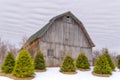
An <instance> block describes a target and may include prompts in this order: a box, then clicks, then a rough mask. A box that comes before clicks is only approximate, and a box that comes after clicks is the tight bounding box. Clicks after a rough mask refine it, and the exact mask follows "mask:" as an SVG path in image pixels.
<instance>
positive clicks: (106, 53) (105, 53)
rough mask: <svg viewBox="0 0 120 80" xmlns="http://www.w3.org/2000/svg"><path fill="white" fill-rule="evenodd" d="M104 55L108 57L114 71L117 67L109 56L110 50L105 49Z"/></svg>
mask: <svg viewBox="0 0 120 80" xmlns="http://www.w3.org/2000/svg"><path fill="white" fill-rule="evenodd" d="M104 55H105V56H106V58H107V60H108V63H109V65H110V67H111V69H112V70H114V69H115V65H114V63H113V61H112V59H111V57H110V55H109V51H108V49H105V52H104Z"/></svg>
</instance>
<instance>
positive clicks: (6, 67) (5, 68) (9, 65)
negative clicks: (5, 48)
mask: <svg viewBox="0 0 120 80" xmlns="http://www.w3.org/2000/svg"><path fill="white" fill-rule="evenodd" d="M14 65H15V58H14V55H13V53H12V52H11V51H10V52H8V54H7V56H6V57H5V60H4V62H3V64H2V66H1V69H2V72H4V73H11V72H12V71H13V68H14Z"/></svg>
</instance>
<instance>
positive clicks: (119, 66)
mask: <svg viewBox="0 0 120 80" xmlns="http://www.w3.org/2000/svg"><path fill="white" fill-rule="evenodd" d="M117 66H118V68H119V69H120V55H119V56H118V57H117Z"/></svg>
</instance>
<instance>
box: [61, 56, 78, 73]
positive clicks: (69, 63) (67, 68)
mask: <svg viewBox="0 0 120 80" xmlns="http://www.w3.org/2000/svg"><path fill="white" fill-rule="evenodd" d="M75 70H76V68H75V64H74V60H73V59H72V58H71V57H70V56H66V57H65V59H64V62H63V64H62V66H61V68H60V72H75Z"/></svg>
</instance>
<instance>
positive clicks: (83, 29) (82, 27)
mask: <svg viewBox="0 0 120 80" xmlns="http://www.w3.org/2000/svg"><path fill="white" fill-rule="evenodd" d="M65 15H69V16H71V17H72V18H73V19H74V20H75V21H76V22H77V23H78V24H79V25H80V27H81V29H82V31H83V33H84V34H85V36H86V37H87V40H88V42H89V44H90V45H91V46H92V47H94V46H95V45H94V43H93V42H92V40H91V38H90V36H89V35H88V33H87V31H86V29H85V28H84V26H83V24H82V23H81V22H80V21H79V19H77V18H76V17H75V16H74V15H73V14H72V13H71V12H70V11H68V12H66V13H63V14H60V15H58V16H55V17H53V18H52V19H51V20H50V21H49V23H48V24H46V25H45V26H44V27H43V28H42V29H40V30H39V31H37V32H36V33H35V34H33V35H32V36H31V37H30V38H29V39H28V41H27V42H28V43H31V42H33V41H34V40H36V39H38V38H41V37H42V36H43V35H44V33H45V32H46V31H47V30H48V29H49V28H50V26H51V25H52V23H53V22H54V21H55V20H56V19H58V18H60V17H62V16H65Z"/></svg>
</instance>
